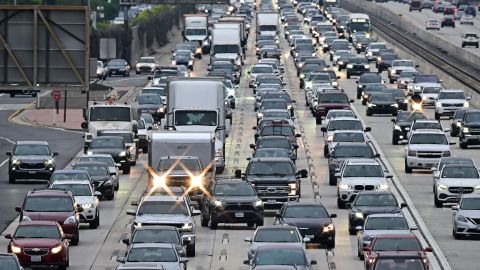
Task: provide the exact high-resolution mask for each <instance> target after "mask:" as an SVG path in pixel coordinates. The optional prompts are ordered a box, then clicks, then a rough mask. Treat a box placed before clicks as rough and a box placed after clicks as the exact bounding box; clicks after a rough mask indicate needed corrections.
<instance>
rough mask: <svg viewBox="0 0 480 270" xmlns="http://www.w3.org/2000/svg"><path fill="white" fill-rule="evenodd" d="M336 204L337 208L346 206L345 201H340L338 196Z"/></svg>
mask: <svg viewBox="0 0 480 270" xmlns="http://www.w3.org/2000/svg"><path fill="white" fill-rule="evenodd" d="M337 206H338V209H345V208H346V205H345V202H344V201H342V199H340V198H337Z"/></svg>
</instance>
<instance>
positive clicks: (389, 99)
mask: <svg viewBox="0 0 480 270" xmlns="http://www.w3.org/2000/svg"><path fill="white" fill-rule="evenodd" d="M370 101H371V102H372V103H375V102H379V101H380V102H391V103H394V102H395V98H394V97H393V95H392V94H380V95H379V94H374V95H372V96H371V97H370Z"/></svg>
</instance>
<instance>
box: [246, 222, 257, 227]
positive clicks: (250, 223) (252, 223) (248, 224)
mask: <svg viewBox="0 0 480 270" xmlns="http://www.w3.org/2000/svg"><path fill="white" fill-rule="evenodd" d="M247 226H248V227H249V228H253V227H254V226H255V222H247Z"/></svg>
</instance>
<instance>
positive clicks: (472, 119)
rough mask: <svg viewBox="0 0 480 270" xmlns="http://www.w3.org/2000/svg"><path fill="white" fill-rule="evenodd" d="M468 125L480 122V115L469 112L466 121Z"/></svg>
mask: <svg viewBox="0 0 480 270" xmlns="http://www.w3.org/2000/svg"><path fill="white" fill-rule="evenodd" d="M464 121H465V122H466V123H478V122H480V113H474V112H469V113H468V114H467V116H466V117H465V120H464Z"/></svg>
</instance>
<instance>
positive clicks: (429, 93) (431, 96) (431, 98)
mask: <svg viewBox="0 0 480 270" xmlns="http://www.w3.org/2000/svg"><path fill="white" fill-rule="evenodd" d="M441 90H443V88H442V87H424V88H423V90H422V93H421V96H422V104H423V106H428V105H431V106H434V105H435V100H437V99H438V94H439V93H440V91H441Z"/></svg>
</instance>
